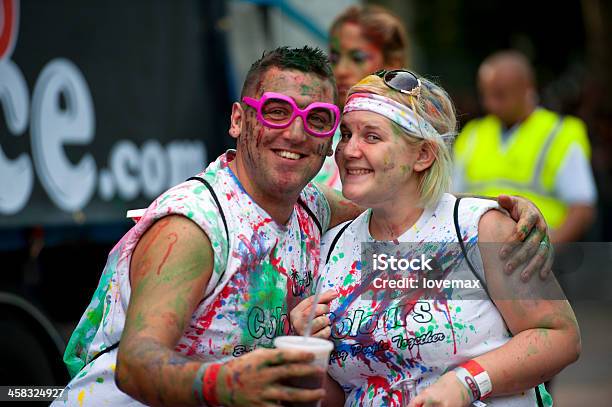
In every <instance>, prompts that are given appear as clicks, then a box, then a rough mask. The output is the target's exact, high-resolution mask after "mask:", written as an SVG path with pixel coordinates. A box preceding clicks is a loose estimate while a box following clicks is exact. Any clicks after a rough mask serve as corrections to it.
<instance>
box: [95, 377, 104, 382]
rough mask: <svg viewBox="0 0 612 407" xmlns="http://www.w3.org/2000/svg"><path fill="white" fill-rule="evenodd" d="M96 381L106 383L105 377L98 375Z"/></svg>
mask: <svg viewBox="0 0 612 407" xmlns="http://www.w3.org/2000/svg"><path fill="white" fill-rule="evenodd" d="M96 382H98V383H104V379H103V378H101V377H98V378H97V379H96Z"/></svg>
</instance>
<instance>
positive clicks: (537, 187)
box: [453, 51, 597, 242]
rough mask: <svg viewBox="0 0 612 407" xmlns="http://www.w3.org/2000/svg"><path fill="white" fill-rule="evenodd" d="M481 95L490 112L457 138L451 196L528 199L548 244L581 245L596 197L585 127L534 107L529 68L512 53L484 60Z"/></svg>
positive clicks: (479, 81) (495, 55) (580, 123)
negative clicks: (539, 214)
mask: <svg viewBox="0 0 612 407" xmlns="http://www.w3.org/2000/svg"><path fill="white" fill-rule="evenodd" d="M478 90H479V92H480V95H481V99H482V104H483V107H484V109H485V110H486V112H487V113H488V114H487V116H485V117H483V118H479V119H474V120H472V121H470V122H468V123H467V124H466V125H465V127H464V128H463V130H462V131H461V133H460V134H459V136H458V137H457V141H456V144H455V174H454V179H453V181H454V189H455V191H458V192H468V193H473V194H479V195H487V196H496V195H499V194H512V195H522V196H525V197H527V198H529V199H531V200H532V201H533V202H534V203H535V204H536V205H537V206H538V207H539V208H540V210H541V211H542V212H543V214H544V217H545V219H546V221H547V223H548V224H549V225H550V227H551V228H552V231H551V234H550V236H551V239H552V241H553V242H572V241H576V240H580V239H581V238H582V237H583V236H584V234H585V232H586V230H587V229H588V228H589V226H590V225H591V224H592V222H593V219H594V215H595V208H594V205H595V201H596V199H597V190H596V187H595V182H594V178H593V173H592V170H591V164H590V157H591V146H590V143H589V139H588V137H587V131H586V126H585V124H584V123H583V122H582V120H580V119H578V118H576V117H573V116H561V115H559V114H557V113H554V112H552V111H550V110H547V109H545V108H543V107H541V106H538V94H537V91H536V87H535V78H534V73H533V69H532V67H531V65H530V63H529V61H528V60H527V58H526V57H525V56H524V55H523V54H521V53H519V52H517V51H500V52H496V53H494V54H492V55H491V56H489V57H488V58H486V59H485V60H484V62H483V63H482V64H481V65H480V68H479V70H478Z"/></svg>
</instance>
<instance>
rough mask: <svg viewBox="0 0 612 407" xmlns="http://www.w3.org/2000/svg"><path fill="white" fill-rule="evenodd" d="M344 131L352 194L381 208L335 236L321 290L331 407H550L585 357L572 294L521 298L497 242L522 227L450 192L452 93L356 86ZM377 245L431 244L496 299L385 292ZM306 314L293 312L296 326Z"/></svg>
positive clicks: (428, 86) (341, 157)
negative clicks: (546, 403)
mask: <svg viewBox="0 0 612 407" xmlns="http://www.w3.org/2000/svg"><path fill="white" fill-rule="evenodd" d="M341 132H342V138H341V140H340V143H339V144H338V148H337V151H336V161H337V163H338V167H339V168H340V176H341V178H342V193H343V195H344V196H345V197H347V198H348V199H350V200H351V201H353V202H355V203H357V204H358V205H361V206H364V207H368V208H370V209H368V210H367V211H366V212H364V213H363V214H362V215H360V216H359V217H358V218H356V219H355V220H354V221H352V222H350V223H345V224H342V225H339V226H338V227H336V228H334V229H332V230H331V231H329V232H328V233H327V234H326V236H325V237H324V239H323V244H322V251H321V252H322V259H323V260H324V261H325V260H326V261H327V265H326V267H325V268H323V270H322V272H321V273H322V274H321V276H320V278H319V286H322V287H323V288H325V289H327V288H331V289H332V290H333V291H334V292H333V293H329V292H328V293H325V294H324V295H323V298H324V301H327V300H329V299H331V301H330V302H329V311H330V313H329V319H330V320H331V325H329V326H325V325H326V324H325V322H327V321H328V319H327V318H328V317H327V316H326V315H321V314H323V313H324V312H325V311H327V307H325V306H324V305H321V306H319V307H318V308H317V314H318V315H319V316H318V317H317V319H315V323H314V324H313V326H314V330H315V331H319V332H318V333H319V335H320V336H326V335H330V339H332V340H333V341H334V343H335V350H334V352H333V353H332V357H331V359H330V366H329V374H330V376H331V377H332V378H333V379H334V380H335V381H336V382H337V383H338V384H340V386H341V387H342V389H343V390H344V394H343V393H342V392H339V391H337V392H334V391H333V386H328V387H330V389H328V398H329V399H328V401H329V402H330V405H335V403H338V400H343V399H344V397H346V400H345V405H346V406H362V405H371V406H382V405H409V406H410V407H417V406H445V407H451V406H457V407H459V406H469V405H471V404H472V403H473V402H474V401H476V400H480V399H487V401H486V403H487V405H489V406H537V405H541V403H542V401H543V400H542V398H543V396H542V394H540V391H539V390H538V385H539V384H540V383H542V382H544V381H546V380H547V379H549V378H550V377H552V376H553V375H555V374H556V373H558V372H559V371H560V370H561V369H563V368H564V367H565V366H567V365H568V364H570V363H572V362H574V361H575V360H576V359H577V357H578V355H579V353H580V334H579V330H578V326H577V323H576V320H575V316H574V314H573V311H572V309H571V307H570V306H569V304H568V302H567V301H566V300H564V299H563V297H562V294H560V295H559V296H558V297H552V298H555V299H553V300H549V299H543V297H538V295H537V289H536V291H535V292H536V294H535V295H533V291H532V296H531V297H529V298H526V297H520V298H519V297H514V296H513V294H514V293H516V292H518V291H517V290H522V288H521V286H520V284H522V283H521V282H520V281H517V276H516V275H512V276H511V275H507V274H505V273H503V272H501V271H500V267H502V263H501V261H500V260H499V259H498V258H497V254H498V250H486V247H487V243H488V242H503V241H504V240H506V238H507V237H508V236H509V235H510V234H511V233H512V230H513V228H514V226H515V225H516V224H515V222H514V221H513V220H512V219H510V217H508V216H506V215H505V214H504V213H502V212H501V211H500V210H499V208H498V206H497V204H496V203H495V202H493V201H490V200H481V199H476V198H464V199H462V200H460V201H458V200H457V198H455V197H454V196H452V195H450V194H448V193H446V191H448V189H449V183H450V168H451V160H450V152H449V144H450V141H451V140H452V138H453V137H454V135H455V134H456V119H455V113H454V108H453V104H452V102H451V100H450V98H449V97H448V95H447V94H446V92H445V91H444V90H443V89H442V88H440V87H439V86H437V85H435V84H433V83H432V82H429V81H427V80H426V79H424V78H418V77H417V76H416V75H415V74H413V73H412V72H409V71H405V70H394V71H380V72H378V73H377V74H374V75H370V76H368V77H366V78H365V79H364V80H362V81H361V82H360V83H358V84H357V85H355V86H354V87H352V88H351V90H350V92H349V96H348V99H347V102H346V105H345V107H344V115H343V118H342V124H341ZM377 242H386V243H387V245H391V246H392V247H394V245H395V246H396V247H397V252H402V250H407V249H405V246H402V245H401V243H402V242H421V243H424V245H423V246H420V247H429V248H430V249H429V250H430V252H427V253H425V252H426V250H425V249H423V250H424V251H423V253H425V254H427V255H431V256H432V257H435V259H436V261H437V263H436V264H437V268H438V271H440V272H441V273H442V276H443V278H444V279H449V280H452V279H468V278H470V276H471V277H472V280H473V281H478V283H477V285H479V284H482V286H484V287H486V288H487V294H488V295H484V296H483V297H480V299H469V300H468V299H461V298H463V297H462V295H461V294H459V295H452V294H453V293H450V294H451V295H447V296H446V297H440V296H436V295H432V292H431V291H427V290H422V289H421V290H419V289H416V290H412V291H406V292H404V293H402V292H399V294H400V295H397V294H398V291H393V290H386V291H385V290H384V289H383V290H378V291H374V289H373V287H376V288H380V286H381V281H378V286H376V285H373V279H372V276H371V274H368V272H367V270H366V268H367V267H366V266H365V264H366V262H367V261H366V260H364V259H362V243H373V244H375V243H377ZM459 242H461V244H459ZM432 247H433V249H432ZM410 250H412V251H413V252H412V254H413V255H415V257H418V255H419V253H415V252H414V251H415V250H416V249H414V248H413V249H410ZM431 252H434V253H431ZM423 253H421V254H423ZM403 254H406V253H403ZM466 259H469V261H468V260H466ZM370 266H371V264H370ZM466 273H467V274H466ZM552 283H553V285H556V281H554V279H553V280H552ZM537 284H542V282H541V281H538V280H537V279H534V280H533V281H532V282H530V284H529V287H530V288H532V289H533V288H534V285H537ZM548 284H550V280H549V283H548ZM523 287H524V285H523ZM368 293H369V294H372V293H373V295H370V296H368V295H367V294H368ZM393 293H394V294H393ZM390 294H393V295H390ZM437 294H440V292H438V293H437ZM444 294H449V292H444ZM415 295H417V297H416V298H415ZM419 295H420V297H419ZM319 311H322V312H319ZM300 318H301V316H300V315H298V313H295V314H292V319H293V322H294V325H295V326H296V327H299V326H302V323H301V321H300ZM298 331H299V329H298ZM561 349H562V350H563V351H560V350H561ZM332 384H333V382H332ZM547 397H548V396H547V395H546V397H544V398H547Z"/></svg>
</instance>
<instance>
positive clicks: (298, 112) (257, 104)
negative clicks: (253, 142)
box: [242, 92, 340, 138]
mask: <svg viewBox="0 0 612 407" xmlns="http://www.w3.org/2000/svg"><path fill="white" fill-rule="evenodd" d="M269 99H280V100H283V101H285V102H287V103H289V104H290V105H291V107H292V108H293V113H292V115H291V118H290V119H289V120H288V121H287V123H285V124H278V123H271V122H269V121H267V120H266V119H264V117H263V115H262V114H261V107H262V106H263V105H264V104H265V103H266V102H267V101H268V100H269ZM242 101H243V102H244V103H246V104H247V105H249V106H251V107H252V108H253V109H255V110H257V120H259V122H260V123H261V124H263V125H264V126H266V127H269V128H271V129H284V128H287V127H289V126H290V125H291V123H293V121H294V120H295V117H296V116H300V117H301V118H302V123H304V130H306V133H308V134H310V135H311V136H314V137H321V138H325V137H330V136H332V135H333V134H334V133H335V132H336V129H337V128H338V124H339V123H340V109H339V108H338V106H336V105H334V104H331V103H324V102H313V103H311V104H309V105H308V106H306V108H305V109H300V108H299V107H298V105H296V104H295V100H293V98H292V97H289V96H287V95H283V94H282V93H276V92H265V93H264V94H263V95H262V96H261V98H259V100H257V99H253V98H251V97H248V96H245V97H243V98H242ZM317 108H325V109H330V110H331V111H332V112H334V114H335V115H336V121H335V123H334V125H333V126H332V129H331V130H330V131H326V132H324V133H318V132H315V131H314V130H312V129H311V128H310V127H309V126H308V121H307V120H306V118H307V116H308V113H309V112H310V111H311V110H312V109H317Z"/></svg>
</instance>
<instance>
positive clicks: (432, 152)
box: [413, 142, 436, 172]
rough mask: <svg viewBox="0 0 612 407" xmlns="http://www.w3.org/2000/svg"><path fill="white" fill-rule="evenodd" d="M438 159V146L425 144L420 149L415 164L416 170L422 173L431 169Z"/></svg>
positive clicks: (429, 143)
mask: <svg viewBox="0 0 612 407" xmlns="http://www.w3.org/2000/svg"><path fill="white" fill-rule="evenodd" d="M435 159H436V146H435V145H434V144H432V143H431V142H424V143H421V145H420V146H419V147H418V155H417V159H416V162H415V163H414V167H413V168H414V170H415V171H417V172H422V171H425V170H426V169H428V168H429V167H431V165H432V164H433V162H434V160H435Z"/></svg>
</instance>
